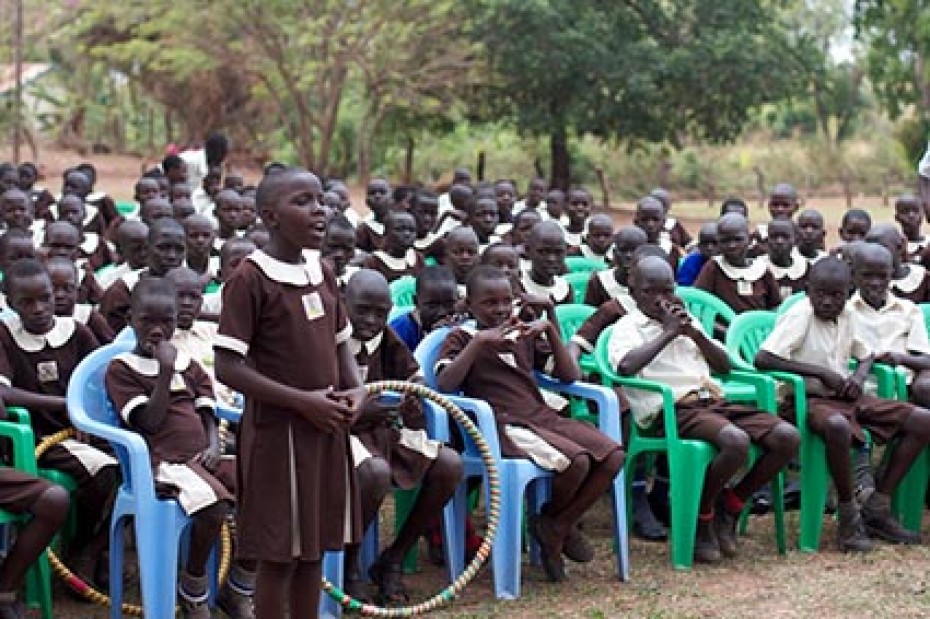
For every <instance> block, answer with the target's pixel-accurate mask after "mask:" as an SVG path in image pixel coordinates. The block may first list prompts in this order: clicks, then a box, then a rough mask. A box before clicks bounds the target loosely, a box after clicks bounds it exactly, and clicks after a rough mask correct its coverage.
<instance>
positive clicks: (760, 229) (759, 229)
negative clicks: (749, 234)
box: [756, 224, 769, 240]
mask: <svg viewBox="0 0 930 619" xmlns="http://www.w3.org/2000/svg"><path fill="white" fill-rule="evenodd" d="M756 234H757V235H758V236H759V238H760V239H762V240H765V239H767V238H768V237H769V225H768V224H756Z"/></svg>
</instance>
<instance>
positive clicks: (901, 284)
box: [891, 264, 927, 292]
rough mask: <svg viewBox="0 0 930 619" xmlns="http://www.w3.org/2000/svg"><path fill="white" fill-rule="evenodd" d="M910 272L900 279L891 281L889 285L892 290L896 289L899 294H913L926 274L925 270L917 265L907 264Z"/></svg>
mask: <svg viewBox="0 0 930 619" xmlns="http://www.w3.org/2000/svg"><path fill="white" fill-rule="evenodd" d="M908 267H910V271H908V273H907V275H905V276H904V277H902V278H901V279H893V280H891V285H892V287H894V288H897V289H898V290H900V291H901V292H914V291H915V290H917V289H918V288H920V284H921V283H922V282H923V281H924V275H926V274H927V270H926V269H925V268H923V267H922V266H921V265H919V264H909V265H908Z"/></svg>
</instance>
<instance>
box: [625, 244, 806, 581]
mask: <svg viewBox="0 0 930 619" xmlns="http://www.w3.org/2000/svg"><path fill="white" fill-rule="evenodd" d="M630 284H631V286H630V288H631V293H632V295H633V298H634V299H635V300H636V308H635V309H633V310H632V311H631V312H630V313H628V314H627V315H626V316H624V317H623V318H621V319H620V320H619V321H618V322H617V324H616V325H615V326H614V329H613V333H612V334H611V338H610V345H609V357H610V364H611V365H612V366H614V367H616V368H617V372H618V373H619V374H622V375H625V376H636V377H639V378H645V379H648V380H658V381H661V382H663V383H666V384H668V385H670V386H671V387H672V390H673V392H674V395H675V413H676V414H675V417H676V420H677V423H678V435H679V436H680V437H681V438H684V439H697V440H703V441H707V442H709V443H711V444H712V445H713V446H714V447H716V448H717V450H718V451H717V455H716V456H715V457H714V459H713V460H712V461H711V463H710V465H709V466H708V467H707V472H706V474H705V477H704V488H703V491H702V493H701V502H700V511H699V512H698V513H699V515H698V524H697V536H696V539H695V544H694V560H695V561H698V562H701V563H716V562H718V561H720V559H721V558H722V556H725V557H733V556H735V555H736V552H737V542H736V523H737V521H738V520H739V514H740V512H741V511H742V509H743V504H744V503H745V502H746V500H747V499H749V498H750V497H751V496H752V494H753V493H754V492H755V491H756V490H758V489H759V488H761V487H762V486H763V485H764V484H766V483H768V482H769V481H771V480H772V479H773V478H774V477H775V475H777V474H778V472H779V471H780V470H781V469H782V467H784V466H785V465H786V464H788V461H789V460H791V458H792V457H794V455H795V454H796V453H797V451H798V446H799V445H800V436H799V434H798V432H797V430H796V429H795V428H793V427H792V426H791V425H790V424H788V423H785V422H784V421H782V420H781V419H780V418H779V417H778V416H777V415H775V414H770V413H766V412H763V411H760V410H758V409H755V408H752V407H749V406H744V405H741V404H732V403H729V402H727V401H726V400H724V399H723V393H722V391H721V389H720V387H719V385H717V383H715V382H714V381H713V379H712V378H711V371H714V372H717V373H725V372H727V371H729V369H730V361H729V358H728V356H727V352H726V349H724V348H723V347H722V346H721V345H719V344H717V343H716V342H714V341H713V340H711V339H710V338H709V337H708V335H707V334H706V333H704V331H703V329H702V328H701V325H700V323H699V322H698V321H696V320H695V319H694V318H692V317H691V316H690V315H689V314H688V312H687V310H685V308H684V305H683V303H682V302H681V300H680V299H678V298H677V297H676V296H675V278H674V276H673V274H672V272H671V269H670V268H669V267H668V265H667V264H665V263H663V262H662V261H661V260H659V259H657V258H652V257H647V258H643V259H642V260H641V261H640V262H638V263H637V264H636V266H635V267H634V269H633V274H632V276H631V281H630ZM626 393H627V398H628V399H629V401H630V406H631V408H632V412H633V422H634V423H636V424H637V425H638V426H640V427H641V428H644V429H645V428H652V427H655V426H657V425H658V426H659V428H661V424H662V416H661V410H662V398H661V397H660V396H657V394H653V393H649V392H645V391H638V390H627V391H626ZM751 443H755V444H756V445H759V446H761V447H762V448H763V450H764V455H763V456H762V457H761V458H759V459H758V460H757V461H756V462H755V464H754V465H753V467H752V468H751V469H749V471H748V472H747V473H746V474H745V475H744V476H743V478H742V479H741V480H740V481H739V483H737V484H736V485H734V486H732V487H727V482H728V481H730V480H731V479H732V478H733V477H734V476H735V475H736V474H737V473H738V472H739V470H740V469H742V468H743V466H744V465H745V464H746V459H747V456H748V452H749V446H750V444H751ZM721 555H722V556H721Z"/></svg>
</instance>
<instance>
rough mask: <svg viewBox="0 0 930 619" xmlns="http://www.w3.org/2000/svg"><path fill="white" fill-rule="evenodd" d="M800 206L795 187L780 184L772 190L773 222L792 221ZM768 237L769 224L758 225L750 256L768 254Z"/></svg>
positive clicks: (770, 206) (770, 201) (770, 202)
mask: <svg viewBox="0 0 930 619" xmlns="http://www.w3.org/2000/svg"><path fill="white" fill-rule="evenodd" d="M800 205H801V203H800V201H799V200H798V192H797V190H796V189H795V188H794V186H793V185H789V184H788V183H778V184H777V185H775V187H773V188H772V193H770V194H769V203H768V208H769V215H770V216H771V217H772V221H776V220H778V219H787V220H789V221H790V220H791V218H792V217H794V214H795V213H796V212H797V210H798V208H799V207H800ZM747 218H748V216H747ZM768 236H769V232H768V224H758V225H757V226H756V230H755V232H753V234H752V239H751V241H752V246H751V248H750V252H749V254H750V256H752V257H753V258H754V257H756V256H762V255H764V254H767V253H768V247H767V246H766V244H767V243H768Z"/></svg>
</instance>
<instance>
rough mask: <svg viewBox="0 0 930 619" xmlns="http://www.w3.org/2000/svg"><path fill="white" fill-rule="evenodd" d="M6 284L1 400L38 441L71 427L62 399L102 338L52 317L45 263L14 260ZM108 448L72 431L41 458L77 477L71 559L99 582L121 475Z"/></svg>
mask: <svg viewBox="0 0 930 619" xmlns="http://www.w3.org/2000/svg"><path fill="white" fill-rule="evenodd" d="M4 285H5V286H6V292H7V300H8V302H9V305H10V308H11V309H12V310H13V312H14V314H13V315H12V316H9V317H6V318H4V319H3V320H2V326H0V399H2V401H3V403H4V404H5V405H6V406H22V407H23V408H26V409H28V410H29V414H30V419H31V421H32V429H33V431H34V432H35V438H36V441H37V442H38V441H41V440H42V439H44V438H45V437H47V436H49V435H51V434H54V433H56V432H59V431H61V430H65V429H68V428H71V427H72V426H71V421H70V420H69V419H68V410H67V407H66V405H65V393H66V392H67V389H68V381H69V380H70V378H71V374H72V372H73V371H74V368H76V367H77V364H78V363H79V362H80V361H81V360H82V359H83V358H84V357H86V356H87V355H89V354H90V353H91V352H93V351H94V350H95V349H96V348H97V345H98V343H97V340H96V338H94V335H93V333H91V332H90V330H89V329H88V328H87V327H85V326H84V325H82V324H79V323H77V322H76V321H75V320H74V319H73V318H68V317H63V316H55V301H54V296H53V293H52V283H51V280H50V279H49V276H48V272H47V271H46V270H45V267H44V266H43V265H42V264H41V263H39V262H37V261H36V260H32V259H24V260H20V261H18V262H15V263H14V264H13V265H11V266H10V267H9V268H8V269H7V270H6V272H5V277H4ZM95 444H96V442H95ZM100 444H101V445H102V442H101V443H100ZM104 449H106V448H101V449H98V448H97V447H96V446H93V444H90V443H87V442H84V441H82V440H78V439H77V438H71V439H66V440H64V441H62V442H60V443H58V444H57V445H55V446H53V447H51V448H50V449H49V450H48V451H46V452H45V453H44V454H43V455H42V457H41V458H39V462H38V465H39V467H40V468H50V469H55V470H58V471H61V472H63V473H67V474H68V475H69V476H70V477H71V478H72V479H74V481H75V482H77V491H76V492H75V495H74V501H75V506H76V513H77V533H76V535H75V537H74V538H73V539H72V542H71V544H70V549H69V552H70V554H72V560H71V563H70V566H71V568H72V569H73V570H74V571H75V572H77V573H78V574H79V575H80V576H81V578H83V579H84V580H85V582H96V583H98V584H100V583H101V582H103V583H106V582H107V580H106V579H107V576H108V575H109V572H108V565H107V561H106V560H101V554H102V553H103V551H104V550H105V549H106V546H107V540H108V536H109V517H110V510H111V507H112V501H113V499H114V497H115V494H116V487H117V484H118V483H119V479H120V475H119V467H118V465H117V462H116V460H115V459H114V458H113V457H111V456H110V455H109V454H108V453H107V452H106V451H104Z"/></svg>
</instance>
